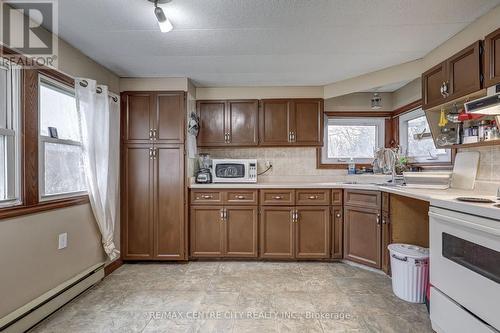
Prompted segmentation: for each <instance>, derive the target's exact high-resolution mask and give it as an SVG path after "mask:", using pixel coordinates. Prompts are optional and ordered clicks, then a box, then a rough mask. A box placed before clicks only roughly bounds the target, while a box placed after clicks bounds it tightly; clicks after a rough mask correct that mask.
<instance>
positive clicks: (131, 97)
mask: <svg viewBox="0 0 500 333" xmlns="http://www.w3.org/2000/svg"><path fill="white" fill-rule="evenodd" d="M153 110H154V96H153V95H152V94H150V93H147V92H127V93H123V94H122V119H123V120H122V124H123V130H122V140H123V141H125V142H128V143H148V142H150V140H151V139H152V137H151V134H152V133H151V130H152V128H153V126H154V122H153V118H152V117H151V113H152V112H153Z"/></svg>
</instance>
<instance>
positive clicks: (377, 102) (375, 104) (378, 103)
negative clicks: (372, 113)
mask: <svg viewBox="0 0 500 333" xmlns="http://www.w3.org/2000/svg"><path fill="white" fill-rule="evenodd" d="M371 101H372V110H378V109H381V108H382V97H380V95H379V94H378V93H374V94H373V97H372V100H371Z"/></svg>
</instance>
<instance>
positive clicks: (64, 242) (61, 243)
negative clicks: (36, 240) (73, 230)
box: [57, 232, 68, 250]
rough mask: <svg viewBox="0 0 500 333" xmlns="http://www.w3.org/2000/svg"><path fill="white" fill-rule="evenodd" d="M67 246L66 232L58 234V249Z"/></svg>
mask: <svg viewBox="0 0 500 333" xmlns="http://www.w3.org/2000/svg"><path fill="white" fill-rule="evenodd" d="M67 246H68V233H67V232H65V233H63V234H59V244H58V246H57V249H58V250H62V249H64V248H66V247H67Z"/></svg>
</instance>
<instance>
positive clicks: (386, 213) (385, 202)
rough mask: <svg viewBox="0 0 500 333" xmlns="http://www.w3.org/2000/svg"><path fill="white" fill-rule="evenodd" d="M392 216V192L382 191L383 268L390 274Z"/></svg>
mask: <svg viewBox="0 0 500 333" xmlns="http://www.w3.org/2000/svg"><path fill="white" fill-rule="evenodd" d="M391 238H392V233H391V217H390V194H389V193H386V192H384V193H382V270H383V271H384V272H385V273H386V274H390V270H391V258H390V253H389V249H388V248H387V247H388V246H389V244H391V242H392V239H391Z"/></svg>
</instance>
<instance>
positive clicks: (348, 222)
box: [344, 206, 381, 269]
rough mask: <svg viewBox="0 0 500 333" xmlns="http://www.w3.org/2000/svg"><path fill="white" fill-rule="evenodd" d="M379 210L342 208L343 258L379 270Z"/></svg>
mask: <svg viewBox="0 0 500 333" xmlns="http://www.w3.org/2000/svg"><path fill="white" fill-rule="evenodd" d="M380 215H381V214H380V210H376V209H372V208H362V207H348V206H346V207H344V227H345V230H344V258H345V259H348V260H352V261H354V262H358V263H360V264H364V265H367V266H371V267H374V268H379V269H380V268H381V216H380Z"/></svg>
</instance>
